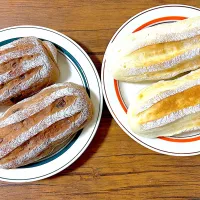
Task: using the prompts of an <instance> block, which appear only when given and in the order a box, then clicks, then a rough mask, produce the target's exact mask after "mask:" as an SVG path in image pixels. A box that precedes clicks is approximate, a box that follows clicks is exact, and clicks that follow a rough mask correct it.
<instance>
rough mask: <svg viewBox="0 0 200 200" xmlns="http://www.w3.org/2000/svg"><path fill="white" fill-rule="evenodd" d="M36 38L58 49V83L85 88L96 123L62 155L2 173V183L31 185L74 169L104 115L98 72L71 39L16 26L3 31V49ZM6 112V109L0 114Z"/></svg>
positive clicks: (33, 27) (1, 43)
mask: <svg viewBox="0 0 200 200" xmlns="http://www.w3.org/2000/svg"><path fill="white" fill-rule="evenodd" d="M25 36H36V37H38V38H40V39H42V40H48V41H50V42H52V43H54V45H55V46H56V47H57V49H58V65H59V67H60V71H61V76H60V80H59V81H58V82H64V81H69V82H74V83H77V84H79V85H83V86H84V87H85V88H86V90H87V92H88V94H89V96H90V98H91V99H92V102H93V104H94V117H93V120H92V121H91V122H90V123H89V124H88V126H86V127H85V128H84V129H83V130H82V131H79V132H78V134H77V135H76V136H75V137H74V138H73V139H72V140H71V142H70V143H68V144H67V145H66V146H65V147H64V148H62V149H61V150H60V151H59V152H57V153H56V154H54V155H53V156H50V157H48V158H46V159H43V160H42V161H40V162H37V163H34V164H31V165H28V166H26V167H21V168H18V169H11V170H4V169H1V170H0V180H2V181H11V182H28V181H36V180H39V179H44V178H47V177H49V176H52V175H54V174H56V173H58V172H60V171H62V170H63V169H65V168H66V167H68V166H69V165H71V164H72V163H73V162H74V161H75V160H76V159H77V158H78V157H79V156H80V155H81V154H82V153H83V152H84V151H85V150H86V148H87V147H88V145H89V144H90V142H91V141H92V139H93V137H94V135H95V133H96V130H97V128H98V125H99V122H100V118H101V113H102V105H103V98H102V91H101V84H100V79H99V76H98V73H97V71H96V68H95V66H94V64H93V63H92V61H91V60H90V58H89V57H88V55H87V54H86V53H85V52H84V50H83V49H82V48H81V47H80V46H79V45H78V44H76V43H75V42H74V41H73V40H72V39H70V38H68V37H66V36H65V35H63V34H61V33H59V32H56V31H54V30H51V29H48V28H44V27H38V26H16V27H10V28H6V29H3V30H0V46H2V45H4V44H7V43H9V42H12V41H13V40H16V39H18V38H20V37H25ZM0 111H1V112H3V109H1V110H0Z"/></svg>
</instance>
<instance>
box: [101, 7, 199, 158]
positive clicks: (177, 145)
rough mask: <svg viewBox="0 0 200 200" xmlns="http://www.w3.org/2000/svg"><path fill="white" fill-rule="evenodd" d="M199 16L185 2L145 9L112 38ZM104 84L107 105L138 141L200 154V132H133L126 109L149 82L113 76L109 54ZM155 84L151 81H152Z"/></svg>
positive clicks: (180, 152)
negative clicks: (170, 134) (143, 134)
mask: <svg viewBox="0 0 200 200" xmlns="http://www.w3.org/2000/svg"><path fill="white" fill-rule="evenodd" d="M199 15H200V9H199V8H195V7H191V6H186V5H164V6H158V7H154V8H151V9H148V10H145V11H143V12H141V13H139V14H137V15H135V16H133V17H132V18H131V19H129V20H128V21H127V22H125V23H124V24H123V25H122V26H121V27H120V28H119V29H118V31H117V32H116V33H115V35H114V36H113V37H112V39H111V41H110V43H109V45H108V47H107V50H106V52H108V51H109V49H110V45H111V43H115V42H116V41H118V40H119V39H120V38H121V37H123V36H125V35H127V34H130V33H132V32H136V31H139V30H141V29H143V28H146V27H150V26H156V25H158V24H162V23H172V22H175V21H177V20H183V19H185V18H188V17H194V16H199ZM101 78H102V87H103V93H104V98H105V101H106V103H107V106H108V108H109V110H110V112H111V114H112V116H113V117H114V119H115V120H116V122H117V123H118V124H119V126H120V127H121V128H122V129H123V130H124V131H125V132H126V133H127V134H128V135H129V136H130V137H131V138H132V139H134V140H135V141H137V142H138V143H140V144H142V145H143V146H145V147H147V148H149V149H151V150H154V151H156V152H159V153H163V154H168V155H174V156H191V155H196V154H199V153H200V131H197V132H190V133H188V134H182V135H179V136H176V137H162V138H156V139H147V138H143V137H140V136H138V135H136V134H135V133H134V132H132V131H131V130H130V128H129V126H128V123H127V116H126V112H127V108H128V106H129V104H130V101H131V97H132V96H134V95H137V93H138V92H139V91H140V90H141V89H143V88H144V87H146V86H148V85H150V84H143V83H123V82H118V81H116V80H114V79H113V77H112V75H111V73H110V71H109V66H107V64H106V53H105V56H104V59H103V63H102V73H101ZM151 84H152V83H151Z"/></svg>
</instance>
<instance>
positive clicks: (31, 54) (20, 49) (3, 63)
mask: <svg viewBox="0 0 200 200" xmlns="http://www.w3.org/2000/svg"><path fill="white" fill-rule="evenodd" d="M51 45H53V44H51ZM50 50H51V49H46V48H45V47H44V45H43V42H42V41H40V40H39V39H37V38H35V37H26V38H22V39H19V40H16V41H14V42H11V43H9V44H7V45H4V46H2V47H0V105H12V104H14V103H16V102H18V101H20V100H22V99H24V98H26V97H29V96H31V95H33V94H35V93H37V92H39V91H40V90H41V89H43V88H44V87H46V86H48V85H51V84H53V83H55V82H56V81H57V79H58V77H59V69H58V66H57V63H56V62H55V60H54V59H53V58H52V56H51V55H50V54H51V52H50ZM55 50H56V48H55V49H54V55H56V52H55Z"/></svg>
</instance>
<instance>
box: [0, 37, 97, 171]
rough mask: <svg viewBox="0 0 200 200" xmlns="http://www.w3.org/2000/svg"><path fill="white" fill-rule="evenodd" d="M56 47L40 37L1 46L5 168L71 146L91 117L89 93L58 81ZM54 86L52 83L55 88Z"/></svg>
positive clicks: (0, 133)
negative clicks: (70, 142) (72, 140)
mask: <svg viewBox="0 0 200 200" xmlns="http://www.w3.org/2000/svg"><path fill="white" fill-rule="evenodd" d="M59 74H60V72H59V67H58V65H57V49H56V47H55V46H54V45H53V44H52V43H50V42H48V41H41V40H39V39H38V38H36V37H25V38H22V39H19V40H16V41H14V42H11V43H9V44H7V45H5V46H2V47H0V106H4V105H11V107H10V108H9V109H8V110H7V111H6V112H5V113H4V114H2V116H1V117H0V168H6V169H7V168H16V167H20V166H23V165H27V164H30V163H33V162H36V161H38V160H40V159H41V158H44V157H46V156H48V155H50V154H51V153H52V152H55V151H56V150H58V149H59V147H60V146H61V144H63V143H67V141H68V140H69V138H70V137H71V136H72V135H73V134H75V133H76V132H77V131H78V130H80V129H82V128H83V127H84V126H85V125H86V124H87V123H88V122H89V121H90V120H91V118H92V115H93V107H92V102H91V100H90V98H89V97H88V94H87V92H86V90H85V89H84V88H83V87H82V86H79V85H77V84H75V83H67V82H65V83H58V84H54V83H55V82H56V81H57V80H58V78H59ZM52 84H53V85H52Z"/></svg>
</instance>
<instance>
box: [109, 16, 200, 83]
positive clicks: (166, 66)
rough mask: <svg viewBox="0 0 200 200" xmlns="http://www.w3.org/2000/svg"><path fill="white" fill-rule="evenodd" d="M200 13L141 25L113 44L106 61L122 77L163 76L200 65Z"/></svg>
mask: <svg viewBox="0 0 200 200" xmlns="http://www.w3.org/2000/svg"><path fill="white" fill-rule="evenodd" d="M199 44H200V17H194V18H189V19H185V20H181V21H178V22H175V23H170V24H161V25H156V26H153V27H149V28H145V29H142V30H141V31H138V32H135V33H132V34H130V35H128V36H127V37H125V38H122V39H120V40H119V42H116V43H115V42H114V43H113V44H111V48H110V51H109V52H107V55H106V62H107V65H108V67H109V68H111V71H112V74H113V77H114V78H115V79H117V80H120V81H126V82H139V81H148V80H162V79H169V78H172V77H175V76H177V75H179V74H181V73H184V72H187V71H191V70H195V69H197V68H200V48H199Z"/></svg>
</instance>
